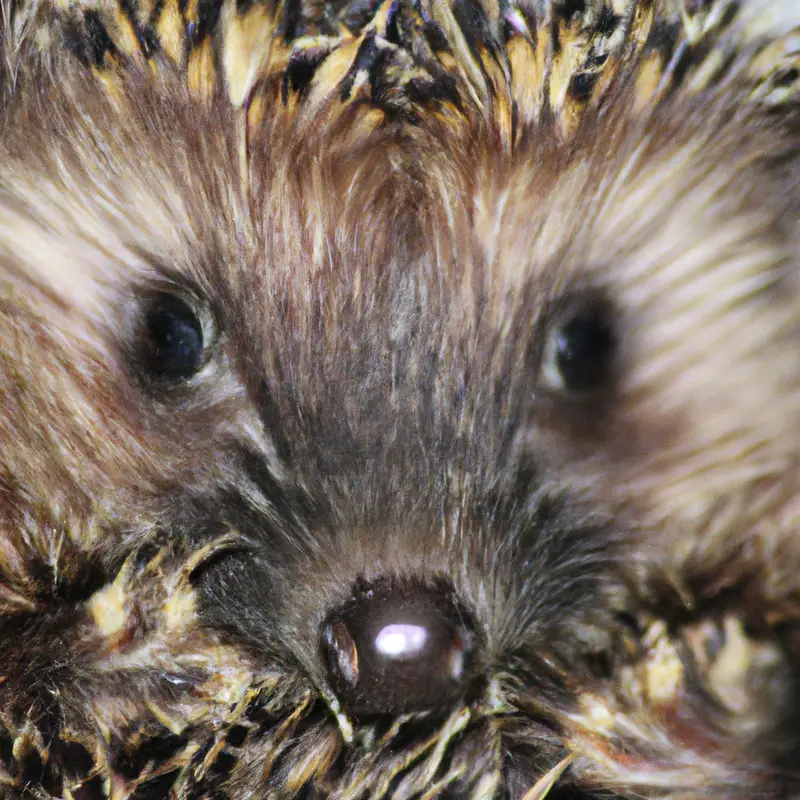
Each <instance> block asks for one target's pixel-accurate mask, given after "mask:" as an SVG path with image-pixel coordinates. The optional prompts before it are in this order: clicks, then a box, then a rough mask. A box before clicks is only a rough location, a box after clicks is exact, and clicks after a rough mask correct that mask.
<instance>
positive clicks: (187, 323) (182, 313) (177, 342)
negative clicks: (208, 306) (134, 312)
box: [143, 294, 204, 383]
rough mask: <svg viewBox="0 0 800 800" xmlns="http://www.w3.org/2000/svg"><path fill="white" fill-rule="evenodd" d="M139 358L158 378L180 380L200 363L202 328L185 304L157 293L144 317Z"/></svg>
mask: <svg viewBox="0 0 800 800" xmlns="http://www.w3.org/2000/svg"><path fill="white" fill-rule="evenodd" d="M143 334H144V342H143V351H144V352H143V361H144V366H145V368H146V369H147V370H148V372H149V373H150V374H151V375H152V376H154V377H156V378H157V379H159V380H164V381H169V382H171V383H180V382H181V381H185V380H187V379H188V378H191V377H192V375H194V374H195V373H196V372H197V371H198V370H199V369H200V367H201V366H202V364H203V355H204V351H203V345H204V342H203V328H202V325H201V324H200V321H199V320H198V318H197V315H196V314H195V313H194V311H192V309H191V308H190V307H189V305H188V304H187V303H185V302H184V301H183V300H181V299H180V298H178V297H175V296H174V295H171V294H157V295H156V296H155V297H154V298H153V300H152V302H151V303H150V306H149V307H148V309H147V311H146V314H145V319H144V331H143Z"/></svg>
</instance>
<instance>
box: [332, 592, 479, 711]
mask: <svg viewBox="0 0 800 800" xmlns="http://www.w3.org/2000/svg"><path fill="white" fill-rule="evenodd" d="M477 644H478V637H477V635H476V632H475V628H474V625H473V624H472V621H471V619H470V618H469V615H468V614H467V613H466V611H465V609H464V608H463V606H462V605H461V604H460V603H458V601H457V598H456V596H455V593H454V592H453V590H452V589H449V588H447V587H444V586H442V585H436V586H428V585H425V584H422V583H419V582H404V583H396V582H389V581H381V582H377V583H375V584H373V585H371V586H369V587H366V588H363V589H359V590H357V591H356V594H355V596H354V597H353V598H352V599H351V600H350V601H348V602H347V603H345V604H344V605H343V606H342V607H341V608H339V609H337V610H336V611H335V612H334V613H333V614H331V616H330V617H328V619H327V620H326V621H325V623H324V624H323V627H322V656H323V661H324V663H325V665H326V668H327V671H328V677H329V680H330V681H331V683H332V685H333V688H334V690H335V691H336V693H337V696H338V697H339V700H340V702H341V703H342V705H343V706H344V707H345V708H346V709H347V710H348V711H350V712H352V713H356V714H391V713H399V712H405V711H423V710H427V709H432V708H437V707H439V706H444V705H447V704H449V703H451V702H452V701H453V700H454V699H455V698H456V697H457V696H458V695H459V694H461V693H462V692H463V691H464V688H465V686H466V683H467V681H468V680H469V678H470V677H471V673H472V668H473V666H474V663H475V656H476V650H477Z"/></svg>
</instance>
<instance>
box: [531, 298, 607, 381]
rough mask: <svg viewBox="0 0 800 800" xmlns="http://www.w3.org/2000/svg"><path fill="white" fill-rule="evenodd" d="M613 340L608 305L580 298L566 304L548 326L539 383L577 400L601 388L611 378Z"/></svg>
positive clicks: (593, 299)
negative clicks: (575, 397)
mask: <svg viewBox="0 0 800 800" xmlns="http://www.w3.org/2000/svg"><path fill="white" fill-rule="evenodd" d="M615 352H616V337H615V334H614V327H613V325H612V321H611V309H610V307H609V305H608V303H606V302H604V301H602V300H599V299H598V298H582V299H579V300H573V301H572V302H570V303H568V304H567V306H566V308H565V310H564V311H563V312H562V313H561V314H559V315H558V317H557V318H556V319H555V320H554V322H553V324H552V325H551V327H550V329H549V331H548V334H547V340H546V344H545V349H544V357H543V362H542V371H541V380H542V383H543V384H544V385H545V386H546V387H547V388H548V389H552V390H554V391H558V392H563V393H565V394H568V395H574V396H577V397H580V396H584V395H587V394H591V393H593V392H595V391H597V390H598V389H601V388H603V387H604V386H605V385H606V384H607V383H608V381H609V379H610V378H611V374H612V371H613V367H614V356H615Z"/></svg>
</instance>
